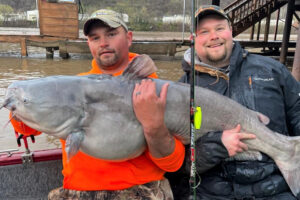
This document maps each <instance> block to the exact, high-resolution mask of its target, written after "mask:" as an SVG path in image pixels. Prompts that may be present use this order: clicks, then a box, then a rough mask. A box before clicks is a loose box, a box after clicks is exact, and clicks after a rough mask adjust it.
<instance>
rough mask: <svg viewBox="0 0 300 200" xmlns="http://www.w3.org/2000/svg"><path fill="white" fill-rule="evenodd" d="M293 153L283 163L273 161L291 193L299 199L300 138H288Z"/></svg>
mask: <svg viewBox="0 0 300 200" xmlns="http://www.w3.org/2000/svg"><path fill="white" fill-rule="evenodd" d="M289 140H290V142H291V145H294V146H293V148H292V149H293V150H294V151H293V152H288V154H289V155H287V156H286V158H285V159H284V160H283V161H278V160H275V162H276V164H277V166H278V167H279V169H280V171H281V173H282V175H283V177H284V178H285V180H286V182H287V184H288V185H289V187H290V189H291V191H292V193H293V194H294V195H295V196H296V197H297V199H300V181H299V180H300V136H297V137H290V138H289Z"/></svg>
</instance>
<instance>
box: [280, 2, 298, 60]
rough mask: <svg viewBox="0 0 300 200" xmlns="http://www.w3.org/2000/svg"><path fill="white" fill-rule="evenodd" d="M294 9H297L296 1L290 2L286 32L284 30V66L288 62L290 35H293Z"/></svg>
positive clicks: (282, 58) (281, 52) (282, 56)
mask: <svg viewBox="0 0 300 200" xmlns="http://www.w3.org/2000/svg"><path fill="white" fill-rule="evenodd" d="M294 7H295V0H289V1H288V5H287V11H286V18H285V24H284V30H283V38H282V45H281V51H280V62H281V63H282V64H285V62H286V54H287V51H288V47H289V46H288V43H289V40H290V34H291V25H292V20H293V13H294V10H295V9H294Z"/></svg>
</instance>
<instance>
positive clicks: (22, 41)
mask: <svg viewBox="0 0 300 200" xmlns="http://www.w3.org/2000/svg"><path fill="white" fill-rule="evenodd" d="M20 46H21V56H24V57H26V56H27V55H28V53H27V46H26V39H25V38H21V39H20Z"/></svg>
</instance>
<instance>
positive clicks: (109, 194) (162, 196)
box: [48, 179, 173, 200]
mask: <svg viewBox="0 0 300 200" xmlns="http://www.w3.org/2000/svg"><path fill="white" fill-rule="evenodd" d="M69 199H72V200H173V194H172V191H171V187H170V184H169V181H168V180H167V179H163V180H160V181H153V182H150V183H146V184H144V185H136V186H133V187H131V188H128V189H125V190H112V191H109V190H105V191H77V190H68V189H63V188H62V187H60V188H57V189H54V190H52V191H51V192H50V193H49V195H48V200H69Z"/></svg>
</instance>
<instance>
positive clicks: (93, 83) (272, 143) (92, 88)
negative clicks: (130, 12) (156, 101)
mask: <svg viewBox="0 0 300 200" xmlns="http://www.w3.org/2000/svg"><path fill="white" fill-rule="evenodd" d="M155 70H156V67H155V65H154V63H153V61H152V60H151V59H150V58H149V57H147V56H145V55H142V56H138V57H136V58H135V59H134V60H133V61H132V62H131V63H130V64H129V66H128V67H127V69H126V70H125V71H124V73H123V75H122V76H119V77H112V76H109V75H89V76H53V77H46V78H41V79H34V80H24V81H17V82H15V83H13V84H11V85H10V86H9V88H8V90H7V95H6V99H5V100H4V104H3V107H6V108H8V109H9V110H11V111H12V112H13V116H15V117H16V118H18V119H20V120H21V121H23V122H24V123H25V124H27V125H28V126H30V127H32V128H34V129H36V130H39V131H42V132H44V133H46V134H49V135H52V136H56V137H58V138H61V139H66V140H67V149H66V150H67V153H68V157H69V158H70V157H71V156H72V155H74V154H75V153H76V152H77V151H78V150H79V149H80V150H81V151H83V152H85V153H87V154H89V155H91V156H94V157H96V158H101V159H106V160H112V161H121V160H126V159H131V158H134V157H137V156H139V155H140V154H141V153H143V151H144V150H145V149H146V142H145V138H144V134H143V129H142V127H141V124H140V123H139V122H138V120H137V119H136V116H135V114H134V111H133V108H132V92H133V89H134V86H135V83H137V82H140V81H141V79H142V78H145V77H147V76H148V75H149V74H151V73H153V72H154V71H155ZM153 81H155V83H156V88H157V94H159V93H160V90H161V87H162V85H163V84H165V83H169V87H168V94H167V105H166V111H165V124H166V126H167V127H168V129H169V131H170V132H171V133H173V134H174V135H175V136H176V137H177V138H179V139H181V141H182V142H183V143H184V144H188V143H189V140H190V128H189V127H190V122H189V119H190V118H189V102H190V99H189V96H190V95H189V92H190V87H189V85H187V84H182V83H175V82H172V81H166V80H159V79H154V80H153ZM195 93H196V96H195V103H196V105H197V106H201V108H202V125H201V129H200V130H197V131H196V135H197V138H199V137H201V136H202V135H203V134H205V133H207V132H210V131H220V130H225V129H232V128H234V127H235V126H236V125H237V124H241V126H242V129H243V131H245V132H251V133H254V134H256V139H253V140H246V141H245V143H247V144H248V147H249V150H251V151H248V153H247V152H246V153H243V154H240V155H237V156H236V157H234V158H233V159H240V160H241V159H258V160H259V159H260V158H261V154H260V153H258V152H263V153H265V154H267V155H269V156H270V157H271V158H272V159H273V160H274V161H275V162H276V164H277V165H278V167H279V168H280V170H281V172H282V174H283V176H284V178H285V179H286V181H287V183H288V185H289V186H290V188H291V190H292V192H293V193H294V194H295V195H298V194H299V193H300V181H299V180H300V153H299V151H300V137H286V136H284V135H281V134H278V133H275V132H273V131H272V130H270V129H268V128H267V127H266V124H267V123H268V122H269V119H268V117H266V116H264V115H262V114H260V113H258V112H255V111H252V110H249V109H247V108H245V107H243V106H242V105H240V104H238V103H237V102H235V101H233V100H231V99H229V98H227V97H224V96H222V95H219V94H217V93H215V92H213V91H210V90H207V89H204V88H201V87H197V88H196V90H195ZM255 152H256V153H255Z"/></svg>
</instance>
